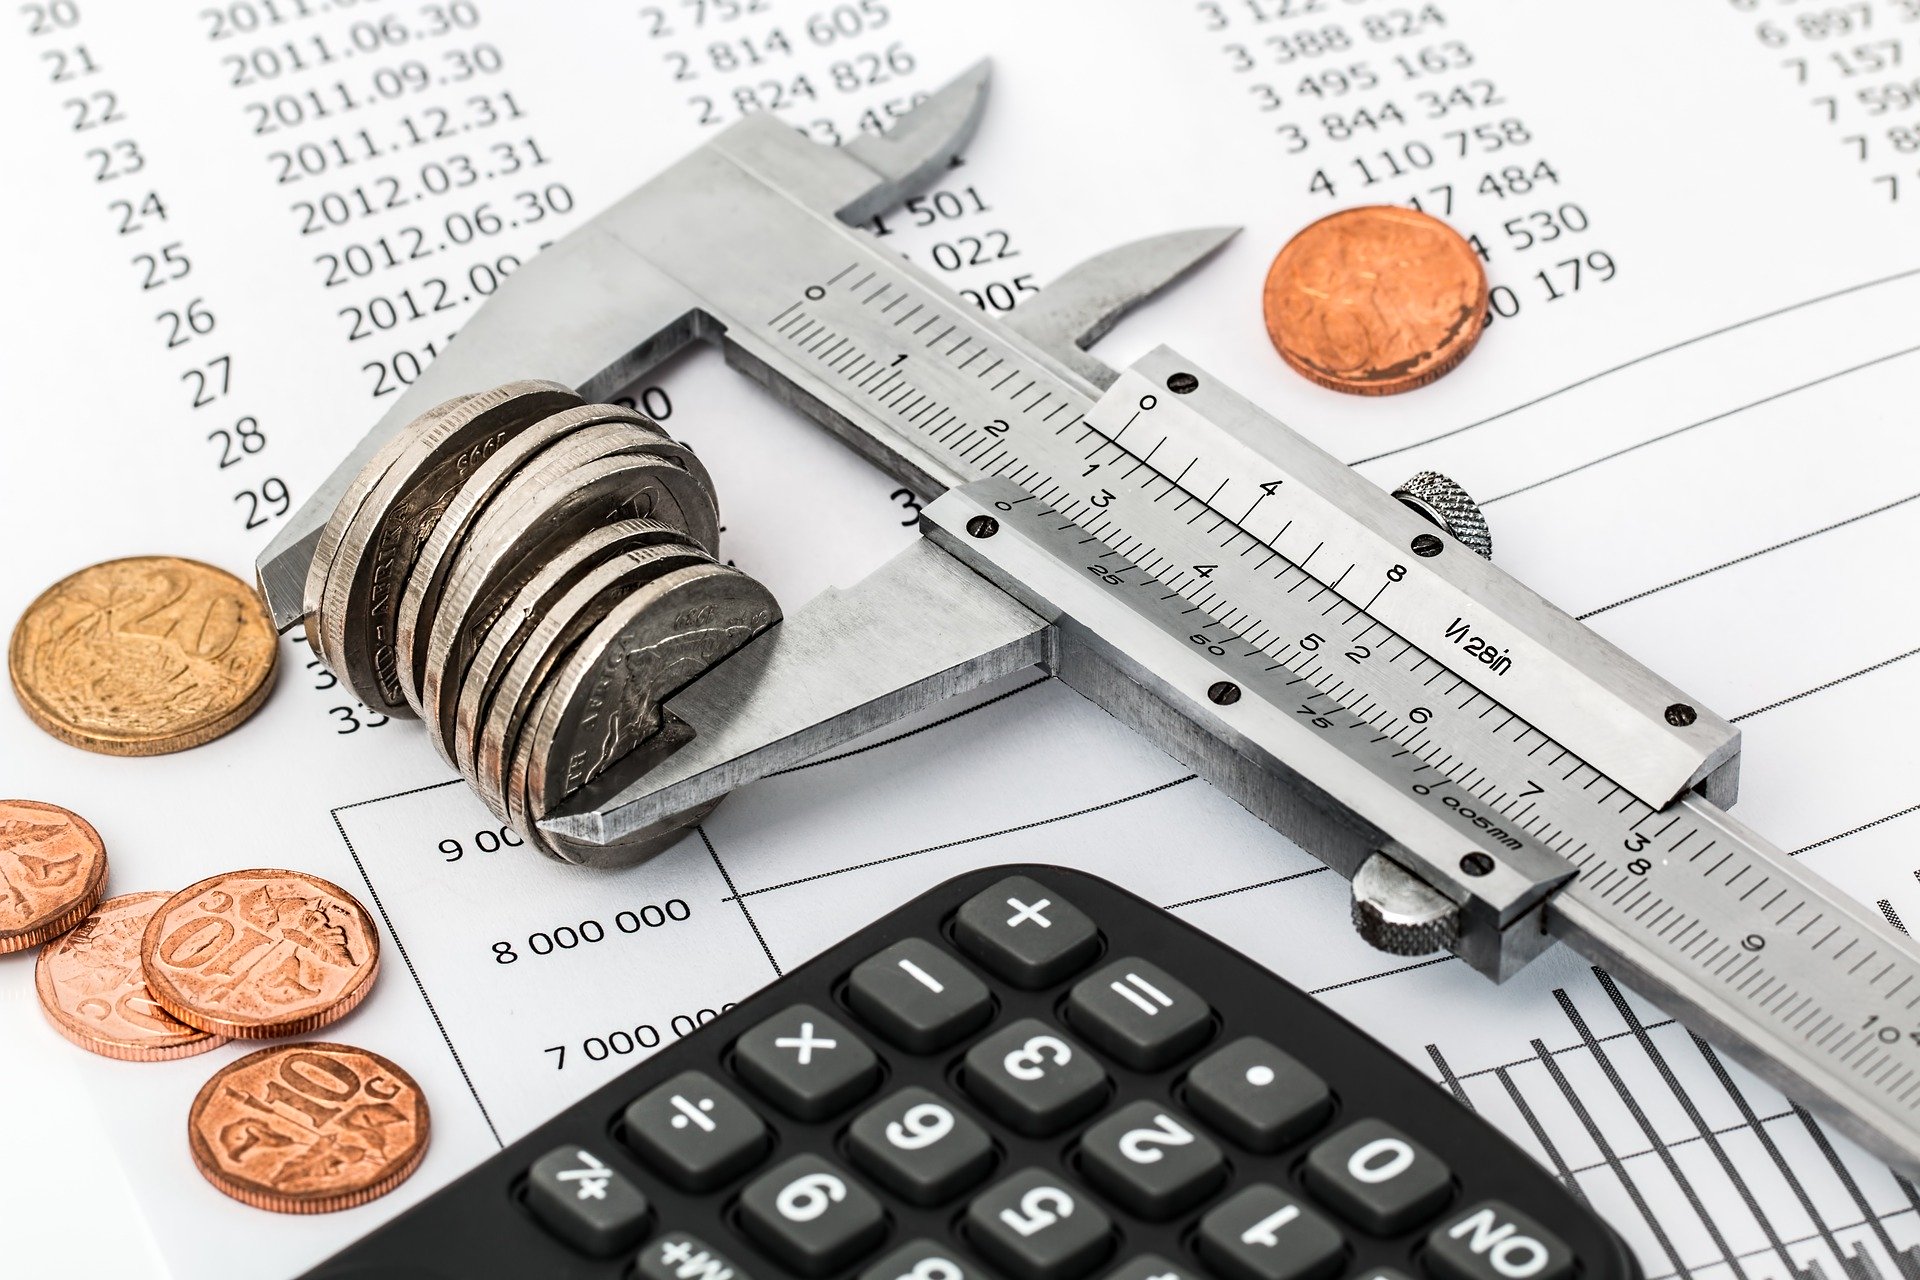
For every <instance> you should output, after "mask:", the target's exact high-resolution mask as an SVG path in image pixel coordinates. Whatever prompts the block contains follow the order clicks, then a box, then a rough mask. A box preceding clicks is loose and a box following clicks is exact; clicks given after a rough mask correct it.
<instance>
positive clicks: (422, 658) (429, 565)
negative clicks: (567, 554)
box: [394, 404, 665, 716]
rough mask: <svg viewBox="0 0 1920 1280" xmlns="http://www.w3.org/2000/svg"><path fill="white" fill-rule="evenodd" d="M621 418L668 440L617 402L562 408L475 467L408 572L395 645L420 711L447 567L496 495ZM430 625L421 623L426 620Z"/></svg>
mask: <svg viewBox="0 0 1920 1280" xmlns="http://www.w3.org/2000/svg"><path fill="white" fill-rule="evenodd" d="M604 422H620V423H623V424H625V425H626V426H627V427H628V429H629V431H630V432H631V433H632V434H634V435H636V436H640V437H644V438H646V439H664V438H665V437H664V436H662V435H661V434H660V432H659V431H658V430H657V429H656V428H655V427H654V426H653V423H652V422H651V421H649V420H648V419H646V418H644V417H642V416H641V415H639V414H637V413H634V412H633V411H632V410H630V409H623V408H621V407H620V406H618V405H608V404H588V405H581V406H579V407H578V408H575V409H563V410H561V411H560V412H559V413H556V414H551V415H549V416H548V417H545V418H542V419H541V420H540V421H538V422H536V423H534V424H533V425H532V426H530V427H528V428H527V429H526V430H524V431H522V432H521V433H520V434H519V435H517V436H515V437H514V438H513V439H511V440H509V441H507V442H506V443H505V444H503V445H501V446H500V447H499V448H497V449H495V450H494V452H493V456H491V457H489V458H488V459H487V460H486V461H485V462H483V463H481V464H480V466H479V467H477V468H475V469H474V471H473V472H472V474H471V475H469V476H468V477H467V479H466V481H465V483H463V484H462V485H461V486H460V490H459V492H458V493H456V494H454V495H453V500H452V501H451V502H449V503H448V504H447V508H446V510H445V511H443V512H441V513H440V518H439V519H438V520H436V521H435V522H434V525H433V533H432V534H431V535H430V536H429V537H428V538H427V540H426V542H425V543H424V544H422V546H421V548H420V553H419V554H418V555H417V556H416V557H415V558H414V562H413V571H412V572H411V573H409V574H408V575H407V579H406V585H405V588H404V590H403V591H402V593H401V596H400V611H399V614H398V615H397V616H396V618H395V623H394V649H395V656H396V658H397V660H398V667H397V669H398V672H399V677H400V691H401V693H402V694H404V695H405V696H406V699H407V704H408V705H409V706H411V707H412V708H413V710H414V712H415V713H416V714H418V715H423V716H424V715H426V714H427V711H426V708H425V704H424V703H423V702H422V701H421V697H420V684H421V680H422V678H423V677H424V676H425V674H426V667H427V635H428V632H429V630H430V629H431V627H432V625H433V623H432V619H433V616H434V611H435V610H436V609H437V607H438V605H439V601H440V595H441V591H442V589H443V588H444V587H445V586H446V582H447V576H448V575H447V571H448V569H449V568H451V567H452V563H453V557H454V553H455V552H456V551H457V550H458V548H459V545H460V543H461V542H462V541H463V540H464V539H465V538H466V536H467V532H468V530H469V529H471V528H472V527H473V526H474V524H475V523H476V522H477V521H478V520H479V518H480V514H481V512H482V511H483V510H484V509H485V508H486V505H487V503H488V501H489V500H491V499H492V498H493V496H494V495H495V494H496V493H498V492H499V491H500V490H501V489H502V488H503V487H505V485H506V484H507V482H508V481H509V480H510V479H512V478H513V476H514V475H515V473H516V472H518V471H519V470H520V468H521V467H522V465H524V464H526V463H527V462H528V461H529V460H530V459H533V458H534V457H535V455H537V454H539V453H540V452H541V451H542V450H543V449H545V448H546V447H547V446H548V445H550V444H552V443H553V442H554V441H556V440H559V439H561V438H563V437H566V436H568V435H569V434H571V433H572V432H575V431H578V430H579V429H580V428H582V427H589V426H593V425H595V424H596V423H604ZM423 621H424V622H425V624H426V625H425V626H422V625H421V624H422V622H423Z"/></svg>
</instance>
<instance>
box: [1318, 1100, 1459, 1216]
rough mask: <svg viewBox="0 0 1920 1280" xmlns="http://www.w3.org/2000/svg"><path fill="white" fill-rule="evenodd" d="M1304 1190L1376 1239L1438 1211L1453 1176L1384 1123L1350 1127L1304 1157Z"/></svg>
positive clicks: (1443, 1202) (1433, 1156)
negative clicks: (1305, 1185) (1305, 1158)
mask: <svg viewBox="0 0 1920 1280" xmlns="http://www.w3.org/2000/svg"><path fill="white" fill-rule="evenodd" d="M1305 1176H1306V1182H1307V1189H1308V1190H1309V1191H1311V1192H1313V1194H1314V1197H1315V1198H1316V1199H1319V1200H1322V1201H1325V1202H1326V1203H1327V1204H1328V1205H1329V1206H1330V1207H1332V1209H1333V1211H1334V1212H1335V1213H1337V1214H1339V1215H1340V1216H1341V1217H1343V1218H1345V1219H1346V1220H1347V1221H1348V1222H1351V1223H1353V1224H1354V1225H1355V1226H1357V1227H1361V1228H1363V1229H1365V1230H1367V1231H1371V1232H1372V1233H1373V1234H1375V1235H1391V1234H1392V1233H1394V1232H1396V1231H1404V1230H1406V1229H1407V1228H1408V1227H1412V1226H1417V1225H1419V1224H1420V1223H1422V1222H1424V1221H1426V1220H1427V1219H1428V1218H1430V1217H1432V1216H1433V1215H1434V1214H1436V1213H1438V1212H1439V1211H1440V1206H1441V1205H1443V1204H1445V1203H1446V1201H1447V1196H1448V1195H1449V1194H1451V1193H1452V1190H1453V1172H1452V1171H1451V1170H1450V1169H1448V1168H1447V1166H1446V1165H1444V1164H1442V1163H1441V1162H1440V1157H1438V1156H1436V1155H1434V1154H1433V1152H1431V1151H1429V1150H1427V1149H1426V1148H1425V1147H1423V1146H1421V1145H1420V1144H1419V1143H1417V1142H1415V1141H1414V1140H1413V1139H1412V1138H1409V1137H1408V1136H1407V1135H1406V1134H1404V1133H1401V1132H1400V1131H1399V1130H1398V1129H1396V1128H1394V1127H1393V1126H1392V1125H1390V1124H1388V1123H1386V1122H1385V1121H1384V1120H1362V1121H1359V1122H1358V1123H1357V1124H1350V1125H1348V1126H1347V1127H1346V1128H1344V1129H1342V1130H1341V1131H1340V1132H1338V1133H1336V1134H1334V1135H1333V1136H1332V1137H1331V1138H1328V1139H1327V1140H1326V1141H1325V1142H1322V1143H1320V1144H1319V1145H1318V1146H1316V1147H1314V1149H1313V1150H1312V1151H1310V1152H1308V1153H1307V1164H1306V1175H1305Z"/></svg>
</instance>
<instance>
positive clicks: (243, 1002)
mask: <svg viewBox="0 0 1920 1280" xmlns="http://www.w3.org/2000/svg"><path fill="white" fill-rule="evenodd" d="M140 954H141V960H142V964H143V967H144V969H145V972H146V977H147V987H148V989H149V990H151V991H152V992H153V998H154V999H155V1000H157V1001H159V1002H160V1007H161V1008H163V1009H165V1010H166V1011H167V1012H168V1013H170V1014H172V1015H173V1016H174V1017H176V1018H178V1019H179V1020H180V1021H182V1022H184V1023H186V1024H187V1025H188V1026H191V1027H198V1028H200V1029H201V1030H202V1031H211V1032H213V1033H214V1034H216V1035H223V1036H232V1037H234V1038H236V1039H242V1040H267V1039H271V1038H272V1037H274V1036H291V1035H301V1034H304V1033H306V1032H308V1031H312V1030H313V1029H314V1028H316V1027H324V1026H326V1025H327V1024H328V1023H329V1022H333V1021H336V1020H337V1019H340V1018H343V1017H345V1016H346V1015H347V1014H348V1013H349V1012H351V1011H352V1009H353V1008H354V1006H355V1005H358V1004H359V1003H360V1002H361V1001H362V1000H364V999H366V997H367V992H369V991H371V990H372V989H373V978H374V974H375V973H376V972H378V970H379V968H380V935H379V934H378V933H377V932H375V930H374V927H373V921H372V919H371V918H369V917H368V915H367V912H366V908H364V907H362V906H361V905H360V904H359V902H358V901H356V900H355V899H354V897H353V895H352V894H350V893H348V892H347V891H346V890H345V889H342V888H340V886H338V885H335V884H330V883H329V882H327V881H325V880H322V879H321V878H320V877H319V876H310V875H306V874H304V873H302V872H298V871H275V870H267V869H262V870H256V871H229V872H226V873H225V874H222V875H217V876H209V877H207V878H206V879H205V880H202V881H200V882H199V883H198V884H195V885H190V886H188V887H187V888H185V889H182V890H181V891H180V892H179V893H176V894H174V895H173V896H172V897H171V898H169V899H167V901H166V902H165V903H164V904H162V905H161V907H160V909H159V910H157V911H155V912H154V913H153V919H152V920H150V921H148V922H147V930H146V933H145V935H144V936H143V937H142V939H141V944H140Z"/></svg>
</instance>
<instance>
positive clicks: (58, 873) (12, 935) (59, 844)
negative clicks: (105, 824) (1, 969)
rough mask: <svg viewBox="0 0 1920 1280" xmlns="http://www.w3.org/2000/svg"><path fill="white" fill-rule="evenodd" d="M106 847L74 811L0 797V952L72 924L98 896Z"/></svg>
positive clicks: (104, 881)
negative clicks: (0, 798) (1, 798)
mask: <svg viewBox="0 0 1920 1280" xmlns="http://www.w3.org/2000/svg"><path fill="white" fill-rule="evenodd" d="M106 884H107V847H106V845H105V844H103V843H102V842H101V840H100V833H99V832H97V831H95V830H94V829H93V825H92V824H91V823H89V822H88V821H87V820H86V819H85V818H82V817H81V816H80V815H79V814H77V813H72V812H70V811H68V810H66V809H62V808H61V807H60V806H58V805H52V804H42V803H40V802H39V801H37V800H0V955H4V954H6V953H7V952H10V951H24V950H26V949H27V948H28V947H34V946H38V945H40V944H41V943H43V942H45V941H46V940H47V939H49V938H55V937H58V936H59V935H61V934H63V933H65V932H66V931H67V930H68V929H71V928H73V926H74V925H76V924H78V923H79V922H80V921H81V920H83V919H84V918H86V915H87V913H88V912H90V911H92V910H93V908H94V906H95V905H96V904H97V903H98V902H99V901H100V894H101V891H102V890H103V889H105V888H106Z"/></svg>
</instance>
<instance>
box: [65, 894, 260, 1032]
mask: <svg viewBox="0 0 1920 1280" xmlns="http://www.w3.org/2000/svg"><path fill="white" fill-rule="evenodd" d="M169 896H170V895H168V894H164V893H126V894H122V895H120V896H119V897H117V898H109V899H107V900H106V901H105V902H103V903H101V904H100V905H99V906H98V907H95V908H94V910H93V914H92V915H90V916H88V917H87V918H86V919H85V920H82V921H81V922H80V923H79V924H77V925H75V926H74V928H73V931H72V932H71V933H68V934H67V935H66V936H65V937H61V938H56V939H54V940H53V941H52V942H49V943H48V944H47V945H46V946H45V947H43V948H41V951H40V962H39V963H38V964H36V965H35V966H34V971H33V985H34V989H35V990H36V991H38V992H39V993H40V1009H41V1011H42V1012H43V1013H45V1014H46V1015H47V1021H49V1022H51V1023H52V1024H53V1029H54V1030H55V1031H58V1032H59V1033H60V1034H61V1035H63V1036H65V1037H66V1038H67V1039H69V1040H71V1041H73V1042H74V1043H75V1044H77V1045H79V1046H80V1047H81V1048H82V1049H88V1050H91V1051H92V1052H94V1053H98V1054H103V1055H105V1056H106V1057H109V1058H120V1059H123V1060H124V1061H127V1062H164V1061H166V1060H167V1059H170V1058H190V1057H192V1056H193V1055H194V1054H196V1053H205V1052H206V1051H207V1050H209V1049H211V1048H214V1047H215V1046H216V1045H222V1044H225V1043H226V1041H225V1040H223V1039H222V1038H221V1037H219V1036H216V1035H209V1034H208V1033H207V1032H205V1031H201V1030H198V1029H197V1028H194V1027H190V1026H188V1025H187V1024H186V1023H184V1022H180V1021H178V1020H176V1019H175V1018H173V1017H172V1016H171V1015H170V1014H168V1013H167V1011H166V1010H165V1009H162V1008H161V1007H160V1006H159V1005H158V1004H156V1003H154V999H153V995H152V994H151V993H150V992H149V991H148V990H147V979H146V975H145V973H143V972H142V971H141V968H140V938H141V935H142V934H143V933H145V932H146V928H147V921H148V920H150V919H151V918H152V917H153V913H154V912H155V911H156V910H158V909H159V906H160V904H161V903H163V902H165V901H166V900H167V898H168V897H169Z"/></svg>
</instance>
